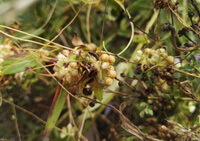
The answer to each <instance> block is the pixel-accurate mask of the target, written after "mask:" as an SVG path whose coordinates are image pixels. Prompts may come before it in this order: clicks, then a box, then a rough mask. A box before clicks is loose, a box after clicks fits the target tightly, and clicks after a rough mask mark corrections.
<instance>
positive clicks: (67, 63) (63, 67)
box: [54, 47, 116, 86]
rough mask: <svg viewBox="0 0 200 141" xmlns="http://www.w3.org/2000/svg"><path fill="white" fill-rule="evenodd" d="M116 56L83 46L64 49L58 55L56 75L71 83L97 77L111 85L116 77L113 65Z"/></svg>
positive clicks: (55, 67)
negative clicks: (82, 47) (92, 50)
mask: <svg viewBox="0 0 200 141" xmlns="http://www.w3.org/2000/svg"><path fill="white" fill-rule="evenodd" d="M114 62H115V58H114V56H112V55H108V54H106V53H101V52H99V53H97V52H96V51H95V52H90V51H85V50H83V49H81V48H78V47H76V48H74V49H73V50H70V51H69V50H63V51H62V52H60V53H59V54H58V55H57V62H56V63H55V66H54V71H55V75H56V76H57V77H58V78H60V79H61V80H63V81H64V82H65V83H67V84H69V85H76V84H78V82H80V81H81V80H83V78H84V79H87V78H89V77H96V78H97V79H98V81H99V82H101V83H103V84H105V85H107V86H110V85H111V84H112V83H113V79H114V78H115V77H116V72H115V70H114V67H113V63H114Z"/></svg>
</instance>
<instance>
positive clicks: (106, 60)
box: [100, 54, 109, 62]
mask: <svg viewBox="0 0 200 141" xmlns="http://www.w3.org/2000/svg"><path fill="white" fill-rule="evenodd" d="M100 58H101V60H102V61H104V62H108V60H109V56H108V54H102V55H101V57H100Z"/></svg>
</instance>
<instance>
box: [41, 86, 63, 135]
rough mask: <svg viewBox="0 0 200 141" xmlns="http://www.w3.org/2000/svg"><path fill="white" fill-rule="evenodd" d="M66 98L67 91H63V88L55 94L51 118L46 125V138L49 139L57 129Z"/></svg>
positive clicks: (59, 88)
mask: <svg viewBox="0 0 200 141" xmlns="http://www.w3.org/2000/svg"><path fill="white" fill-rule="evenodd" d="M65 96H66V95H65V91H63V90H62V89H61V87H60V86H59V87H58V89H57V91H56V93H55V96H54V99H53V102H52V105H51V110H50V113H49V117H48V120H47V123H46V127H45V137H46V138H48V136H49V135H50V133H51V131H52V129H53V128H54V127H55V125H56V122H57V120H58V118H59V116H60V113H61V112H62V109H63V107H64V104H65Z"/></svg>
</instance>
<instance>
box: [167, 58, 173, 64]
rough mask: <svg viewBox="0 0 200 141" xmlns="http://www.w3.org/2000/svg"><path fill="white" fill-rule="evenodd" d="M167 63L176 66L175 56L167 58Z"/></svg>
mask: <svg viewBox="0 0 200 141" xmlns="http://www.w3.org/2000/svg"><path fill="white" fill-rule="evenodd" d="M166 61H167V62H168V63H169V64H174V57H173V56H167V58H166Z"/></svg>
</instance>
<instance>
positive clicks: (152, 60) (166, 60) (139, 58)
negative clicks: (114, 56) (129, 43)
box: [134, 48, 174, 67]
mask: <svg viewBox="0 0 200 141" xmlns="http://www.w3.org/2000/svg"><path fill="white" fill-rule="evenodd" d="M134 61H136V62H137V63H139V64H142V65H145V66H147V67H150V66H153V65H160V66H167V65H172V64H174V57H173V56H168V53H167V51H166V50H165V49H164V48H159V49H150V48H145V49H144V51H142V50H138V51H137V53H136V57H135V58H134Z"/></svg>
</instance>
